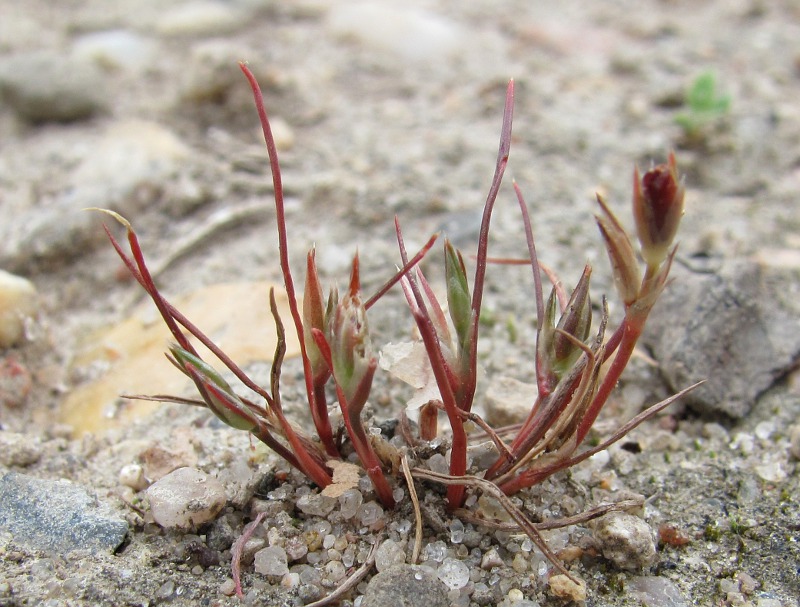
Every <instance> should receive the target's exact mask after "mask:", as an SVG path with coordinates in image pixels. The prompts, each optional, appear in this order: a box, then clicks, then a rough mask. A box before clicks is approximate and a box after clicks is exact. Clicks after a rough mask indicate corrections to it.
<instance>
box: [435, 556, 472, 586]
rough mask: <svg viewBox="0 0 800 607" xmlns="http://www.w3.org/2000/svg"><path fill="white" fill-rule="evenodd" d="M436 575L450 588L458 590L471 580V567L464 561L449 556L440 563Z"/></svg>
mask: <svg viewBox="0 0 800 607" xmlns="http://www.w3.org/2000/svg"><path fill="white" fill-rule="evenodd" d="M436 575H438V576H439V579H440V580H441V581H442V582H444V584H445V586H447V587H448V588H450V590H458V589H460V588H463V587H464V586H466V585H467V583H468V582H469V567H467V566H466V565H465V564H464V563H463V562H462V561H459V560H458V559H454V558H452V557H449V558H446V559H444V562H443V563H442V564H441V565H439V568H438V569H437V570H436Z"/></svg>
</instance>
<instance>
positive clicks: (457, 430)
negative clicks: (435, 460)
mask: <svg viewBox="0 0 800 607" xmlns="http://www.w3.org/2000/svg"><path fill="white" fill-rule="evenodd" d="M394 226H395V233H396V234H397V244H398V247H399V249H400V258H401V259H402V260H403V264H404V265H405V264H406V263H407V258H408V254H407V253H406V247H405V243H404V242H403V232H402V230H401V229H400V222H399V221H398V220H397V218H395V220H394ZM406 279H407V281H408V285H409V288H410V289H411V292H412V294H413V299H411V298H409V306H410V308H411V313H412V314H413V316H414V321H415V322H416V323H417V328H418V329H419V333H420V336H421V337H422V343H423V344H424V345H425V351H426V352H427V354H428V360H429V361H430V363H431V369H432V371H433V376H434V377H435V378H436V385H437V386H438V388H439V394H440V396H441V397H442V404H443V405H444V411H445V413H446V414H447V420H448V421H449V423H450V429H451V432H452V433H453V445H452V449H451V451H450V474H452V475H454V476H463V475H464V474H466V472H467V433H466V431H465V430H464V421H463V419H462V418H461V416H460V415H459V409H458V405H457V404H456V397H455V394H454V393H453V387H452V386H451V385H450V381H449V378H448V373H447V363H446V362H445V359H444V353H443V352H442V346H441V344H440V343H439V338H438V336H437V334H436V328H435V327H434V325H433V321H432V320H431V316H430V313H429V312H428V308H427V306H426V305H425V299H424V298H423V296H422V293H421V291H420V288H419V284H417V280H416V277H415V276H414V275H413V274H409V275H408V276H406ZM465 494H466V487H464V486H463V485H450V486H449V487H448V488H447V507H448V509H449V510H451V511H452V510H455V509H456V508H460V507H461V505H462V504H463V503H464V496H465Z"/></svg>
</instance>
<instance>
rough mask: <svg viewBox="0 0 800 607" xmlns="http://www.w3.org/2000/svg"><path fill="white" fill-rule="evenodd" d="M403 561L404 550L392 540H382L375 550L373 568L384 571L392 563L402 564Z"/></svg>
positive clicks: (404, 556) (404, 559) (404, 560)
mask: <svg viewBox="0 0 800 607" xmlns="http://www.w3.org/2000/svg"><path fill="white" fill-rule="evenodd" d="M405 562H406V553H405V550H403V547H402V546H401V545H400V544H398V543H397V542H395V541H394V540H386V541H384V542H383V543H382V544H381V545H380V546H378V550H377V551H376V552H375V568H376V569H377V570H378V571H385V570H387V569H389V567H392V566H393V565H402V564H403V563H405Z"/></svg>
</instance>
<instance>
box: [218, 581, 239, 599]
mask: <svg viewBox="0 0 800 607" xmlns="http://www.w3.org/2000/svg"><path fill="white" fill-rule="evenodd" d="M219 591H220V592H221V593H222V594H224V595H225V596H233V595H234V593H235V592H236V583H235V582H234V581H233V580H232V579H230V578H228V579H227V580H225V581H224V582H222V584H220V586H219Z"/></svg>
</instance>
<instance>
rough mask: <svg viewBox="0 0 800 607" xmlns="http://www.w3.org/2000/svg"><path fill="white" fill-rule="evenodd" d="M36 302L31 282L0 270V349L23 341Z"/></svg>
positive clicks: (36, 307) (34, 289)
mask: <svg viewBox="0 0 800 607" xmlns="http://www.w3.org/2000/svg"><path fill="white" fill-rule="evenodd" d="M37 300H38V298H37V296H36V288H35V287H34V286H33V283H32V282H31V281H29V280H28V279H27V278H22V277H21V276H15V275H14V274H10V273H8V272H6V271H5V270H0V349H3V348H10V347H11V346H14V345H16V344H18V343H20V342H21V341H22V340H23V339H24V337H25V326H26V324H27V323H28V322H29V319H31V318H33V317H35V316H36V312H37V309H38V303H37Z"/></svg>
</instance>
